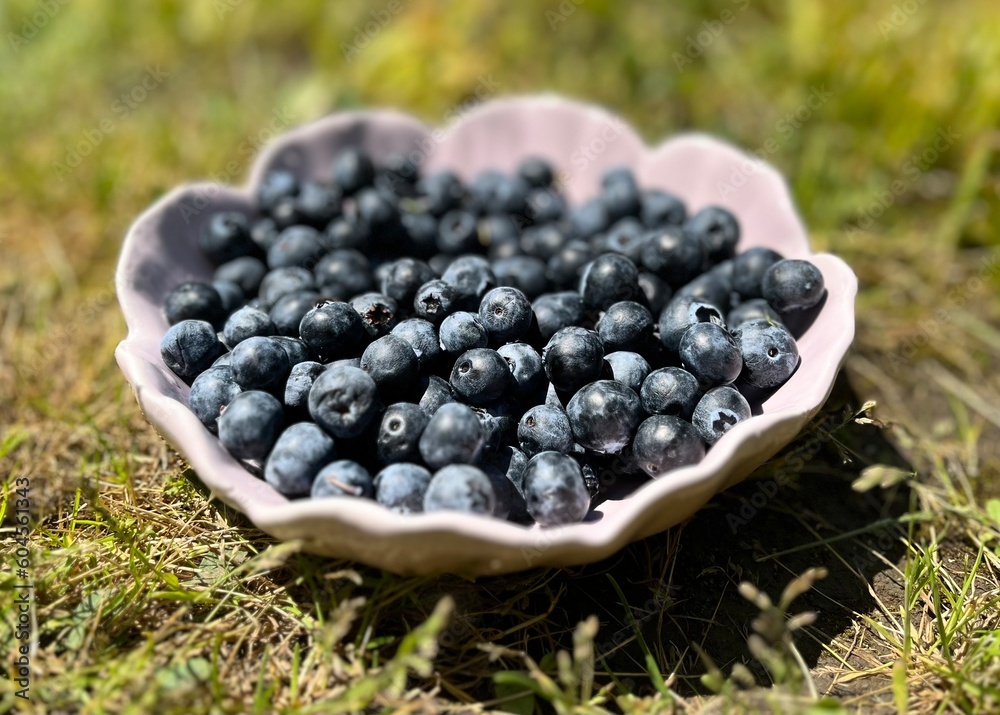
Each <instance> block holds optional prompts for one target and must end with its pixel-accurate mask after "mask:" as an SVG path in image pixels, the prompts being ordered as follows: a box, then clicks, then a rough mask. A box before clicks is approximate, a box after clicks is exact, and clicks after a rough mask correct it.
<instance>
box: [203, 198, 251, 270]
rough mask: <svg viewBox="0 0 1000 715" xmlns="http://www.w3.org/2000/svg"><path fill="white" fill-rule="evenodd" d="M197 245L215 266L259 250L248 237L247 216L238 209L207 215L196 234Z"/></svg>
mask: <svg viewBox="0 0 1000 715" xmlns="http://www.w3.org/2000/svg"><path fill="white" fill-rule="evenodd" d="M198 246H199V248H201V252H202V253H204V254H205V257H206V258H208V260H210V261H211V262H212V263H213V264H215V265H216V266H220V265H222V264H223V263H227V262H229V261H231V260H233V259H235V258H239V257H240V256H252V255H255V254H258V253H259V252H260V251H259V249H258V248H257V244H255V243H254V242H253V241H252V240H251V239H250V225H249V223H248V222H247V217H246V216H244V215H243V214H241V213H239V212H238V211H222V212H219V213H214V214H212V215H211V216H209V218H208V221H207V222H206V223H205V224H204V225H203V226H202V228H201V233H200V234H199V235H198Z"/></svg>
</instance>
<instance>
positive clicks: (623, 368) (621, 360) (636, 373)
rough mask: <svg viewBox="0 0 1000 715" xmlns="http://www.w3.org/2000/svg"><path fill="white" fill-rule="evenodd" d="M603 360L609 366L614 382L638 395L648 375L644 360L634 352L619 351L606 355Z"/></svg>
mask: <svg viewBox="0 0 1000 715" xmlns="http://www.w3.org/2000/svg"><path fill="white" fill-rule="evenodd" d="M604 359H605V360H607V362H608V364H609V365H610V366H611V374H612V375H613V376H614V378H615V380H617V381H618V382H620V383H622V384H623V385H625V386H626V387H629V388H631V389H632V390H634V391H635V392H636V394H638V393H639V390H640V389H641V388H642V383H643V381H644V380H645V379H646V376H647V375H649V363H648V362H646V358H644V357H643V356H642V355H640V354H639V353H636V352H629V351H627V350H620V351H618V352H613V353H608V354H607V355H605V356H604Z"/></svg>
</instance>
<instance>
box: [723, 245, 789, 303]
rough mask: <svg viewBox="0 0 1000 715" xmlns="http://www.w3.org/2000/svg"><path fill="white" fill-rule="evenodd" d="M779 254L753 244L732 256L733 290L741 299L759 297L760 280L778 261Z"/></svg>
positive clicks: (779, 258) (760, 294)
mask: <svg viewBox="0 0 1000 715" xmlns="http://www.w3.org/2000/svg"><path fill="white" fill-rule="evenodd" d="M781 258H782V256H781V254H780V253H778V252H777V251H772V250H771V249H770V248H764V247H762V246H754V247H753V248H748V249H747V250H745V251H744V252H743V253H740V254H739V255H737V256H736V257H735V258H733V278H732V281H733V290H735V291H736V292H737V293H739V294H740V297H741V298H742V299H743V300H748V299H750V298H760V297H761V296H762V295H763V293H762V292H761V282H762V281H763V280H764V274H765V273H767V269H768V268H770V267H771V266H773V265H774V264H775V263H777V262H778V261H780V260H781Z"/></svg>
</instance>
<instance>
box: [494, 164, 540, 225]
mask: <svg viewBox="0 0 1000 715" xmlns="http://www.w3.org/2000/svg"><path fill="white" fill-rule="evenodd" d="M531 188H532V187H531V185H530V184H529V183H528V182H527V181H525V180H524V179H522V178H521V177H520V176H517V175H516V174H515V175H512V176H507V175H502V178H501V179H500V180H499V181H498V182H497V183H496V185H495V187H494V190H493V196H492V200H491V202H490V204H489V205H488V206H487V211H488V213H498V214H510V215H512V216H525V215H526V214H527V213H528V211H527V209H528V194H529V193H530V192H531Z"/></svg>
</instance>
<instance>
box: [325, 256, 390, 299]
mask: <svg viewBox="0 0 1000 715" xmlns="http://www.w3.org/2000/svg"><path fill="white" fill-rule="evenodd" d="M313 274H314V275H315V276H316V285H318V286H319V289H320V291H321V292H322V293H323V294H324V295H327V296H335V297H337V298H338V299H339V300H349V299H351V298H353V297H354V296H356V295H358V294H359V293H366V292H368V291H370V290H372V289H373V288H374V287H375V281H374V279H373V278H372V269H371V264H370V263H369V262H368V258H367V257H366V256H365V254H363V253H361V251H357V250H354V249H351V248H340V249H337V250H334V251H330V252H329V253H327V254H326V255H325V256H323V257H322V258H321V259H320V261H319V263H317V264H316V268H315V269H314V271H313Z"/></svg>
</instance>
